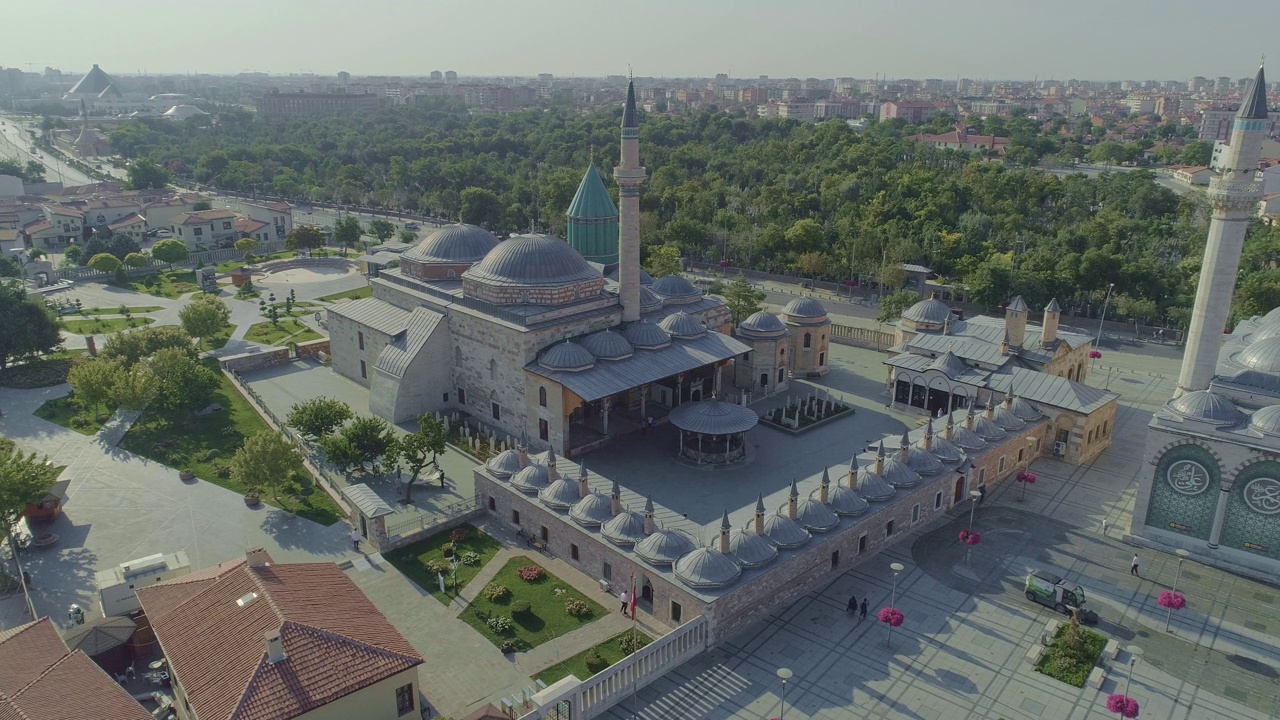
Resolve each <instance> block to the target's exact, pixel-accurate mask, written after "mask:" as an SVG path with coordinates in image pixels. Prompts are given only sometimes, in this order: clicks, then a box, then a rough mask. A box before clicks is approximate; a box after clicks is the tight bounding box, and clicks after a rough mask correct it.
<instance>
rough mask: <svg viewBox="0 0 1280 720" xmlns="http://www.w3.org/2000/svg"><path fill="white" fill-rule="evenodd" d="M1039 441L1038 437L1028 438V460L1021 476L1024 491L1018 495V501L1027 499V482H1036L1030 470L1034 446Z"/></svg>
mask: <svg viewBox="0 0 1280 720" xmlns="http://www.w3.org/2000/svg"><path fill="white" fill-rule="evenodd" d="M1037 443H1038V438H1034V437H1029V438H1027V450H1028V452H1027V462H1026V464H1025V465H1023V466H1022V478H1021V479H1022V493H1021V494H1020V495H1019V496H1018V502H1022V501H1023V500H1026V499H1027V484H1028V483H1031V482H1035V480H1034V479H1033V478H1032V476H1031V473H1030V470H1031V456H1032V454H1034V453H1035V450H1034V448H1035V446H1036V445H1037Z"/></svg>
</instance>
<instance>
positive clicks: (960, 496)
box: [951, 475, 965, 505]
mask: <svg viewBox="0 0 1280 720" xmlns="http://www.w3.org/2000/svg"><path fill="white" fill-rule="evenodd" d="M964 479H965V478H964V476H963V475H961V476H960V477H958V478H956V492H955V495H954V496H953V497H952V498H951V504H952V505H959V504H960V502H961V501H963V500H964Z"/></svg>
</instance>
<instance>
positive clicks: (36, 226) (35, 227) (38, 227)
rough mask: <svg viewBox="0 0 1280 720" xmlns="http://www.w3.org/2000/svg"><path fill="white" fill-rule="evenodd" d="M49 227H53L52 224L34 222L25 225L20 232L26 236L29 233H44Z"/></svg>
mask: <svg viewBox="0 0 1280 720" xmlns="http://www.w3.org/2000/svg"><path fill="white" fill-rule="evenodd" d="M51 227H53V223H51V222H49V221H48V220H36V221H35V222H32V223H27V224H26V225H25V226H23V228H22V231H23V232H25V233H27V234H31V233H38V232H44V231H45V230H48V229H49V228H51Z"/></svg>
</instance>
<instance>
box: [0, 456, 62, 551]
mask: <svg viewBox="0 0 1280 720" xmlns="http://www.w3.org/2000/svg"><path fill="white" fill-rule="evenodd" d="M58 472H59V470H58V468H56V467H54V466H53V465H52V464H51V463H49V462H48V458H43V457H37V456H36V454H35V453H29V454H26V455H24V454H23V453H21V452H20V451H19V450H18V448H17V447H16V446H15V445H14V443H13V442H12V441H10V440H6V439H3V438H0V526H3V531H4V535H5V537H8V536H9V534H10V533H11V532H13V526H14V525H16V524H17V522H18V519H19V518H20V517H21V516H22V511H23V510H24V509H26V506H27V505H28V504H29V503H36V502H39V501H40V499H41V498H43V497H44V496H45V494H46V493H48V492H49V489H50V488H52V487H53V483H54V481H55V480H57V479H58Z"/></svg>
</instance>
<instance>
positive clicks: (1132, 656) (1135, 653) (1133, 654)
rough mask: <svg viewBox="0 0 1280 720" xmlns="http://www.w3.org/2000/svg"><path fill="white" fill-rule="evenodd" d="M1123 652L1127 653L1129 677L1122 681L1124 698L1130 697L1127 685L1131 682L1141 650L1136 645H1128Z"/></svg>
mask: <svg viewBox="0 0 1280 720" xmlns="http://www.w3.org/2000/svg"><path fill="white" fill-rule="evenodd" d="M1125 650H1128V651H1129V675H1128V677H1126V678H1125V679H1124V696H1125V697H1131V696H1130V695H1129V683H1131V682H1133V668H1134V666H1135V665H1137V664H1138V659H1139V658H1141V657H1142V648H1140V647H1138V646H1137V645H1130V646H1129V647H1127V648H1125Z"/></svg>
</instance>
